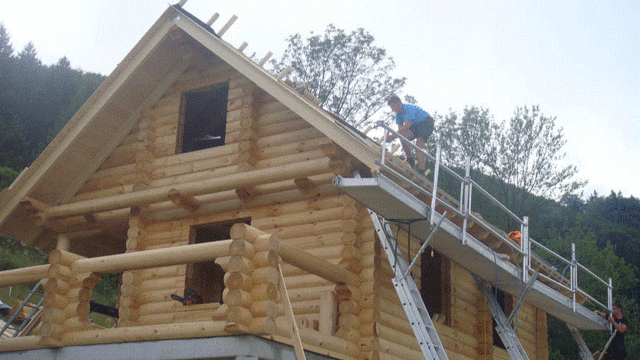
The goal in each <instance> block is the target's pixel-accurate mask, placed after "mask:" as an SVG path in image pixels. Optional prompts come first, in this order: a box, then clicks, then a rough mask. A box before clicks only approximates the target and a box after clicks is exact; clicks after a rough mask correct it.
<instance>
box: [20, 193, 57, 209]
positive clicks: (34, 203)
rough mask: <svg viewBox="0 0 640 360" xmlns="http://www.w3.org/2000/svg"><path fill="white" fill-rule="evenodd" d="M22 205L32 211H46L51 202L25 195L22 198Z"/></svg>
mask: <svg viewBox="0 0 640 360" xmlns="http://www.w3.org/2000/svg"><path fill="white" fill-rule="evenodd" d="M20 205H22V207H23V208H25V210H27V211H32V212H38V211H44V210H45V209H48V208H49V207H50V205H49V204H47V203H45V202H43V201H40V200H36V199H34V198H31V197H28V196H24V197H23V198H22V200H20Z"/></svg>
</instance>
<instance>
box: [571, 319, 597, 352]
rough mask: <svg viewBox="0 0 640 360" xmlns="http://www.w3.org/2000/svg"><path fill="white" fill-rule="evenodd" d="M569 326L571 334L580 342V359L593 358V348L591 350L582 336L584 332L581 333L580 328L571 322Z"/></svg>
mask: <svg viewBox="0 0 640 360" xmlns="http://www.w3.org/2000/svg"><path fill="white" fill-rule="evenodd" d="M567 327H568V328H569V331H570V332H571V336H573V339H574V340H575V341H576V343H577V344H578V357H579V358H580V360H593V354H591V350H589V347H588V346H587V343H585V342H584V338H583V337H582V334H580V331H579V330H578V328H576V327H575V326H573V325H569V324H567Z"/></svg>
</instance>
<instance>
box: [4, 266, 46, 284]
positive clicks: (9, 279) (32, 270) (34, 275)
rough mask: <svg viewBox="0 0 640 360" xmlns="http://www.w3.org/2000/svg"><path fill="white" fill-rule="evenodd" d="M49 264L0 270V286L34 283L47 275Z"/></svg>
mask: <svg viewBox="0 0 640 360" xmlns="http://www.w3.org/2000/svg"><path fill="white" fill-rule="evenodd" d="M48 272H49V265H48V264H47V265H39V266H31V267H28V268H19V269H13V270H5V271H2V272H0V287H5V286H11V285H24V284H35V283H37V282H38V281H40V280H42V279H44V278H45V277H47V273H48Z"/></svg>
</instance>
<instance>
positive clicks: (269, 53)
mask: <svg viewBox="0 0 640 360" xmlns="http://www.w3.org/2000/svg"><path fill="white" fill-rule="evenodd" d="M271 56H273V53H272V52H271V51H269V52H268V53H267V55H265V56H264V57H263V58H262V60H260V62H259V63H258V64H259V65H260V66H264V64H266V63H267V61H269V59H270V58H271Z"/></svg>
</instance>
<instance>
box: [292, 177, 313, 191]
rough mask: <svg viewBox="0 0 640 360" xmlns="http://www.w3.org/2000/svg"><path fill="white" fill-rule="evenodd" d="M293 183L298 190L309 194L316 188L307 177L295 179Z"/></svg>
mask: <svg viewBox="0 0 640 360" xmlns="http://www.w3.org/2000/svg"><path fill="white" fill-rule="evenodd" d="M293 182H294V183H296V186H297V187H298V189H300V190H302V191H304V192H309V191H311V190H313V189H314V188H315V187H316V183H315V182H314V181H313V180H311V179H309V178H308V177H304V178H299V179H295V180H293Z"/></svg>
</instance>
